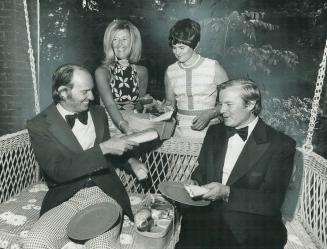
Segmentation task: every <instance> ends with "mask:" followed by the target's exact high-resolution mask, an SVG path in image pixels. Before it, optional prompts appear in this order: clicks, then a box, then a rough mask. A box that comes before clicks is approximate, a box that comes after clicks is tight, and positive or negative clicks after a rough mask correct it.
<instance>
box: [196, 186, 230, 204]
mask: <svg viewBox="0 0 327 249" xmlns="http://www.w3.org/2000/svg"><path fill="white" fill-rule="evenodd" d="M202 187H204V188H207V189H209V192H208V193H206V194H204V195H203V196H202V198H203V199H206V200H210V201H215V200H221V199H225V198H228V195H229V191H230V189H229V186H226V185H223V184H221V183H219V182H211V183H208V184H206V185H203V186H202Z"/></svg>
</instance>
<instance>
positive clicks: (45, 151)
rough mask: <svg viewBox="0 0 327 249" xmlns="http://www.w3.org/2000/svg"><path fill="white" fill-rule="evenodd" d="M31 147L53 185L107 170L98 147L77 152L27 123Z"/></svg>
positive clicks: (105, 161) (44, 130)
mask: <svg viewBox="0 0 327 249" xmlns="http://www.w3.org/2000/svg"><path fill="white" fill-rule="evenodd" d="M27 129H28V132H29V135H30V138H31V143H32V147H33V150H34V153H35V156H36V158H37V161H38V163H39V165H40V167H41V169H42V171H43V172H44V173H45V174H46V176H47V177H49V178H50V179H51V180H52V181H53V182H54V183H65V182H70V181H72V180H75V179H77V178H80V177H82V176H85V175H88V174H92V173H95V172H97V171H99V170H103V169H106V168H108V166H107V160H106V158H105V157H104V156H103V154H102V151H101V149H100V147H99V145H95V146H94V147H92V148H90V149H87V150H85V151H83V150H81V151H78V152H75V151H72V150H70V149H69V148H67V147H65V146H64V145H62V144H60V143H59V141H57V140H56V139H55V137H53V136H52V135H51V134H50V133H49V132H48V131H47V130H46V129H44V128H42V127H38V126H37V127H35V126H33V124H32V123H31V122H28V123H27Z"/></svg>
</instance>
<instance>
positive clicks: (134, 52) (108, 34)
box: [102, 20, 142, 66]
mask: <svg viewBox="0 0 327 249" xmlns="http://www.w3.org/2000/svg"><path fill="white" fill-rule="evenodd" d="M118 30H127V31H128V32H129V34H130V38H131V44H130V53H129V57H128V60H129V62H131V63H137V62H138V61H139V60H140V58H141V51H142V39H141V34H140V31H139V30H138V29H137V28H136V27H135V25H134V24H132V23H131V22H130V21H127V20H113V21H112V22H111V23H109V25H108V27H107V29H106V31H105V33H104V37H103V50H104V54H105V58H104V60H103V61H102V64H104V65H106V66H108V65H109V64H111V63H112V62H114V61H115V52H114V50H113V48H112V41H113V39H114V35H115V33H116V32H117V31H118Z"/></svg>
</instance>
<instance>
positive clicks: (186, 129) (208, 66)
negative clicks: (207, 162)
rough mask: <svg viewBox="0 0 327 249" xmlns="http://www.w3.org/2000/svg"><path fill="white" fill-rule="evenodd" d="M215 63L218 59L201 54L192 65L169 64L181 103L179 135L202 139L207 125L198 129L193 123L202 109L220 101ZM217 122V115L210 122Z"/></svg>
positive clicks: (211, 106)
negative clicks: (217, 99)
mask: <svg viewBox="0 0 327 249" xmlns="http://www.w3.org/2000/svg"><path fill="white" fill-rule="evenodd" d="M215 63H216V61H215V60H211V59H208V58H203V57H201V58H200V60H199V61H198V62H197V63H196V64H195V65H194V66H192V67H188V68H185V67H183V66H182V65H181V64H180V63H179V62H175V63H174V64H172V65H170V66H169V67H168V69H167V75H168V78H169V80H170V82H171V85H172V89H173V91H174V94H175V97H176V104H177V127H176V130H175V136H181V137H184V138H187V139H192V140H198V141H200V142H202V140H203V138H204V136H205V134H206V132H207V128H206V129H204V130H202V131H195V130H192V129H191V125H192V121H193V119H194V118H195V117H196V116H197V115H198V114H199V113H200V112H202V111H205V110H212V109H213V108H214V107H215V105H216V97H217V82H215V80H214V79H215ZM218 83H219V82H218ZM217 122H218V119H213V120H211V121H210V124H209V125H211V124H213V123H217Z"/></svg>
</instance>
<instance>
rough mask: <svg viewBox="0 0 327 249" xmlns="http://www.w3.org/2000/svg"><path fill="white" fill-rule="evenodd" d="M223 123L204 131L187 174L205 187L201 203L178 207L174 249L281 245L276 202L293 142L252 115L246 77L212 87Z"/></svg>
mask: <svg viewBox="0 0 327 249" xmlns="http://www.w3.org/2000/svg"><path fill="white" fill-rule="evenodd" d="M218 96H219V104H220V107H221V110H220V113H221V116H222V119H223V123H221V124H217V125H212V126H210V128H209V129H208V132H207V134H206V137H205V139H204V143H203V146H202V148H201V152H200V155H199V158H198V163H199V166H198V167H197V168H196V169H195V171H194V172H193V174H192V177H191V179H192V180H191V183H192V184H198V185H200V186H203V187H205V188H207V189H208V190H209V191H208V192H207V193H206V194H204V195H202V196H201V197H200V198H202V199H204V200H209V201H211V204H210V205H208V206H207V207H192V208H187V209H185V210H183V212H184V216H183V220H182V230H181V236H180V241H179V243H178V245H177V247H176V248H184V249H185V248H201V249H204V248H220V249H232V248H233V249H241V248H242V249H268V248H269V249H282V248H284V245H285V244H286V241H287V230H286V228H285V226H284V225H283V222H282V216H281V211H280V209H281V206H282V204H283V201H284V197H285V193H286V190H287V187H288V184H289V181H290V178H291V174H292V169H293V158H294V154H295V147H296V144H295V141H294V140H293V139H291V138H290V137H288V136H286V135H284V134H282V133H281V132H278V131H276V130H275V129H274V128H272V127H271V126H269V125H267V124H266V123H265V122H264V121H263V120H262V119H260V117H259V116H258V115H259V113H260V111H261V94H260V91H259V89H258V87H257V86H256V84H255V83H254V82H253V81H251V80H245V79H237V80H230V81H227V82H224V83H222V84H220V85H219V86H218Z"/></svg>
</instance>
